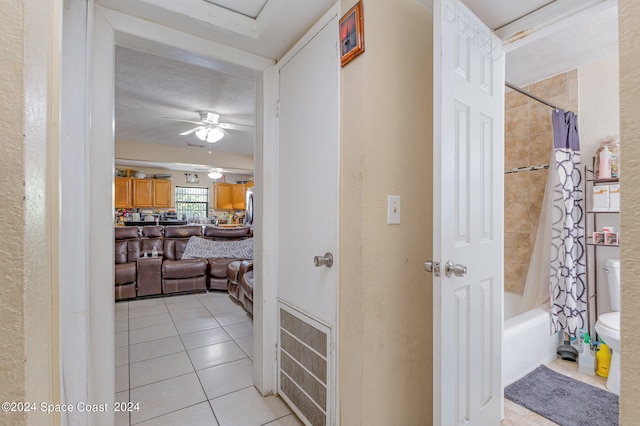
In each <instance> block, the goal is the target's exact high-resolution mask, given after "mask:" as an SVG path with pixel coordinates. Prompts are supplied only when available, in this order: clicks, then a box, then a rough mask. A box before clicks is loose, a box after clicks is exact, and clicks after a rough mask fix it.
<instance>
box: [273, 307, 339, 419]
mask: <svg viewBox="0 0 640 426" xmlns="http://www.w3.org/2000/svg"><path fill="white" fill-rule="evenodd" d="M279 314H280V315H279V316H280V320H279V324H280V330H279V331H280V332H279V344H278V376H279V377H278V379H279V380H278V382H279V393H280V396H281V397H282V398H283V399H284V400H285V401H287V403H288V404H289V405H291V407H292V408H293V409H294V410H295V411H296V414H298V416H299V417H301V418H302V420H303V421H304V422H305V423H306V424H308V425H313V426H325V425H327V424H328V420H329V418H330V416H329V409H330V404H329V394H328V389H329V388H330V386H329V385H328V383H329V378H330V374H329V371H330V361H329V352H328V347H329V332H330V329H328V328H327V327H326V326H324V325H322V324H320V323H317V322H316V321H314V320H313V319H312V318H309V317H306V316H305V315H303V314H302V313H300V312H298V311H296V310H294V309H292V308H289V307H288V306H286V305H283V304H280V309H279Z"/></svg>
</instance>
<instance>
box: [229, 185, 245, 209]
mask: <svg viewBox="0 0 640 426" xmlns="http://www.w3.org/2000/svg"><path fill="white" fill-rule="evenodd" d="M246 191H247V190H246V187H245V185H244V184H243V183H236V184H234V185H231V205H232V208H233V210H244V209H245V205H246V203H245V193H246Z"/></svg>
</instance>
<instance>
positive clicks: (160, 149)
mask: <svg viewBox="0 0 640 426" xmlns="http://www.w3.org/2000/svg"><path fill="white" fill-rule="evenodd" d="M115 157H116V158H118V159H121V160H138V161H152V162H162V163H166V162H171V163H184V164H201V165H203V166H209V167H212V168H213V167H219V168H225V169H243V170H249V171H252V170H253V156H252V155H237V154H228V153H222V152H216V151H212V150H207V149H205V148H202V150H199V151H198V150H193V149H187V148H177V147H172V146H165V145H149V144H144V143H138V142H128V141H116V146H115Z"/></svg>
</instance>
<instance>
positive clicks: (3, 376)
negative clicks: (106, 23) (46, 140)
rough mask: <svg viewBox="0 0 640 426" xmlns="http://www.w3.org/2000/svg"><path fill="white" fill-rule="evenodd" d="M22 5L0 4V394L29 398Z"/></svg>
mask: <svg viewBox="0 0 640 426" xmlns="http://www.w3.org/2000/svg"><path fill="white" fill-rule="evenodd" d="M23 21H24V10H23V4H22V2H2V3H0V27H2V32H0V63H2V71H0V73H1V74H2V78H0V93H2V96H0V131H1V132H2V135H3V136H2V138H0V158H1V160H0V164H1V166H0V204H2V206H3V210H4V212H5V213H4V214H3V220H4V221H5V223H3V226H2V227H0V239H2V241H3V244H0V256H1V257H2V258H3V259H12V261H11V262H6V261H5V262H0V277H2V297H1V298H0V321H1V322H2V324H3V326H2V327H0V342H2V347H1V350H0V383H2V386H0V399H1V400H2V401H23V400H24V399H25V374H26V372H25V364H24V355H25V336H24V326H25V325H24V315H25V311H24V309H25V306H24V299H23V293H24V287H25V284H26V282H25V271H24V268H23V267H22V265H23V262H24V256H25V255H24V251H25V242H24V231H25V229H24V223H23V218H24V205H23V202H22V201H23V197H24V187H23V186H22V184H23V182H24V143H23V140H22V131H23V128H24V120H23V114H24V81H23V72H24V54H23V50H24V45H23V43H24V32H23V31H24V29H23ZM23 422H24V418H23V416H22V415H20V414H14V415H7V414H4V413H3V414H1V415H0V423H1V424H6V425H8V424H12V423H13V424H21V423H23Z"/></svg>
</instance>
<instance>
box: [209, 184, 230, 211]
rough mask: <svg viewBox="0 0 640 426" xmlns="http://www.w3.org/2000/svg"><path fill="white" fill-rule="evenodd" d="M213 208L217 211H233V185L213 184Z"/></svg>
mask: <svg viewBox="0 0 640 426" xmlns="http://www.w3.org/2000/svg"><path fill="white" fill-rule="evenodd" d="M213 208H214V209H216V210H231V209H233V203H232V202H231V184H230V183H224V182H218V183H214V184H213Z"/></svg>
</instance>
